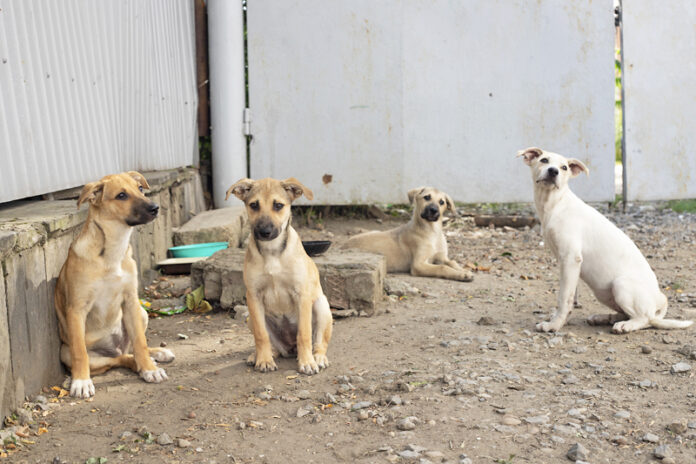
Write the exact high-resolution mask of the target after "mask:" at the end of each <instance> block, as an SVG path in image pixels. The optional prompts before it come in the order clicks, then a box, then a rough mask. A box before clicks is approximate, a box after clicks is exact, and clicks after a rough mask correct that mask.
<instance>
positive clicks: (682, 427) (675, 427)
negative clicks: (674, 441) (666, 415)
mask: <svg viewBox="0 0 696 464" xmlns="http://www.w3.org/2000/svg"><path fill="white" fill-rule="evenodd" d="M687 428H688V426H687V423H686V421H685V420H681V421H674V422H672V423H671V424H669V425H668V426H667V430H669V431H670V432H672V433H676V434H677V435H683V434H684V433H686V430H687Z"/></svg>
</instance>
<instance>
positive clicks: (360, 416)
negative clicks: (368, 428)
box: [316, 409, 370, 421]
mask: <svg viewBox="0 0 696 464" xmlns="http://www.w3.org/2000/svg"><path fill="white" fill-rule="evenodd" d="M316 417H321V416H316ZM369 418H370V414H368V412H367V411H365V410H364V409H363V410H361V411H360V412H358V420H360V421H364V420H367V419H369Z"/></svg>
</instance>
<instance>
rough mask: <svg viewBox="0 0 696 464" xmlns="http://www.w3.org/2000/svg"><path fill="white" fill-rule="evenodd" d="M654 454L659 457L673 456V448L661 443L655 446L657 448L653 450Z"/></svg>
mask: <svg viewBox="0 0 696 464" xmlns="http://www.w3.org/2000/svg"><path fill="white" fill-rule="evenodd" d="M653 455H654V456H655V457H656V458H657V459H665V458H671V457H672V450H671V449H670V448H669V445H660V446H658V447H657V448H655V450H654V451H653Z"/></svg>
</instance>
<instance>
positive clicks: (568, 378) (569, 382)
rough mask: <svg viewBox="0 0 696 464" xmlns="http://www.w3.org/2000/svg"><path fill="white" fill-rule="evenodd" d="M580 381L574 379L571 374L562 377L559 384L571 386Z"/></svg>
mask: <svg viewBox="0 0 696 464" xmlns="http://www.w3.org/2000/svg"><path fill="white" fill-rule="evenodd" d="M579 381H580V379H578V378H577V377H575V376H574V375H573V374H570V375H568V376H566V377H563V380H561V383H562V384H564V385H573V384H576V383H578V382H579Z"/></svg>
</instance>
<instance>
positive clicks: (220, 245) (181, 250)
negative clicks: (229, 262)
mask: <svg viewBox="0 0 696 464" xmlns="http://www.w3.org/2000/svg"><path fill="white" fill-rule="evenodd" d="M227 247H228V243H227V242H208V243H196V244H195V245H181V246H175V247H171V248H170V249H169V251H171V253H172V256H173V257H174V258H200V257H202V258H206V257H208V256H210V255H212V254H213V253H215V252H216V251H220V250H224V249H225V248H227Z"/></svg>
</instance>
